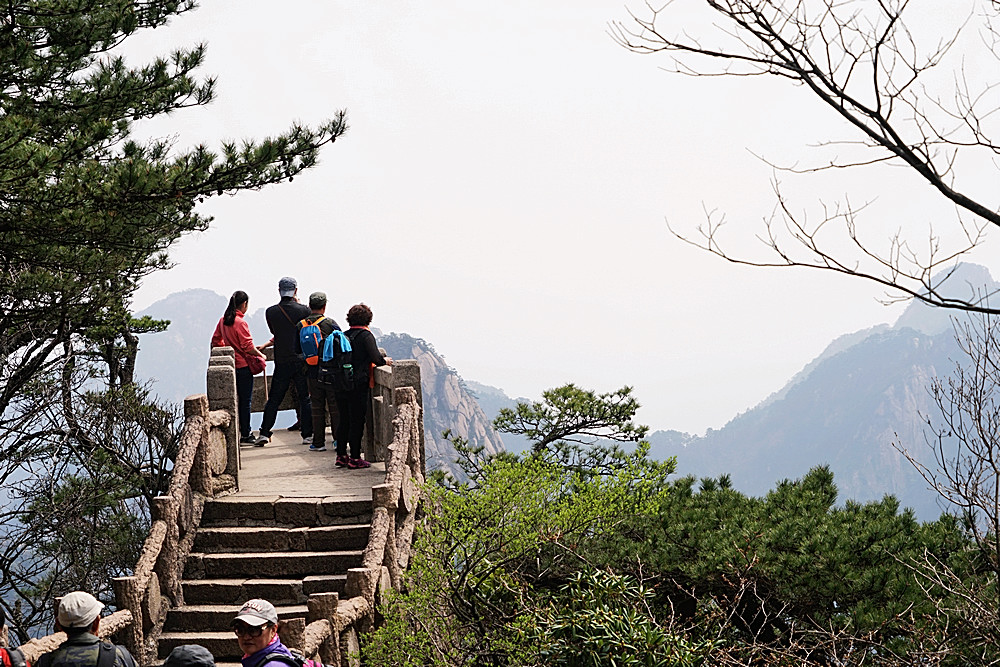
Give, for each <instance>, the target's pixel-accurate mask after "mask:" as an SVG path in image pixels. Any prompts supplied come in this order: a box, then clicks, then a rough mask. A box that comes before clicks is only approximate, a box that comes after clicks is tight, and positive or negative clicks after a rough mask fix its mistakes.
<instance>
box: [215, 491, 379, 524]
mask: <svg viewBox="0 0 1000 667" xmlns="http://www.w3.org/2000/svg"><path fill="white" fill-rule="evenodd" d="M371 518H372V501H371V498H367V499H365V498H347V499H344V498H336V497H327V498H282V497H281V496H257V497H248V496H225V497H223V498H213V499H212V500H209V501H207V502H206V503H205V509H204V511H203V512H202V515H201V525H202V526H203V527H209V526H288V527H295V526H337V525H344V524H358V523H370V522H371Z"/></svg>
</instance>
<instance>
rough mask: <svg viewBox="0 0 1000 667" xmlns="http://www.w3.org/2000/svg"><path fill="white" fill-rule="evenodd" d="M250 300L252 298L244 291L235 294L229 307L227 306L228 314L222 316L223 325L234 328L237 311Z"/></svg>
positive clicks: (230, 299) (230, 298)
mask: <svg viewBox="0 0 1000 667" xmlns="http://www.w3.org/2000/svg"><path fill="white" fill-rule="evenodd" d="M249 300H250V297H249V296H247V293H246V292H244V291H243V290H236V291H235V292H233V295H232V296H231V297H229V305H228V306H226V314H225V315H223V316H222V323H223V324H225V325H226V326H227V327H231V326H233V322H235V321H236V310H237V309H238V308H239V307H240V306H242V305H243V304H245V303H246V302H247V301H249Z"/></svg>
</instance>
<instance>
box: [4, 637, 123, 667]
mask: <svg viewBox="0 0 1000 667" xmlns="http://www.w3.org/2000/svg"><path fill="white" fill-rule="evenodd" d="M97 646H98V650H97V663H96V664H95V665H94V667H114V666H115V661H116V660H117V659H118V648H117V647H116V646H115V645H114V644H111V643H109V642H98V643H97ZM58 650H59V649H56V651H58ZM54 653H55V651H51V652H49V653H45V654H43V655H42V656H41V657H39V658H38V660H36V661H35V664H34V667H53V666H55V667H58V666H59V664H60V663H58V662H53V660H52V656H53V654H54ZM21 659H22V660H23V659H24V656H21ZM22 664H23V663H22Z"/></svg>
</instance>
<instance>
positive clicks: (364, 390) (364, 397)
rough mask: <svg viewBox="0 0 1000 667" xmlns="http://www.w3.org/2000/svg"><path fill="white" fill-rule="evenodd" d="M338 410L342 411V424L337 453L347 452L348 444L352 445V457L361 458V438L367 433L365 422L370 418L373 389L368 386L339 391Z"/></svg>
mask: <svg viewBox="0 0 1000 667" xmlns="http://www.w3.org/2000/svg"><path fill="white" fill-rule="evenodd" d="M336 395H337V410H338V411H339V412H340V425H339V426H338V427H337V455H338V456H343V455H344V454H346V453H347V446H348V444H349V445H350V447H351V458H352V459H360V458H361V438H362V437H363V436H364V434H365V422H366V421H367V419H368V407H369V406H370V405H371V403H372V400H371V390H369V389H368V387H367V386H366V387H360V388H355V389H354V390H352V391H338V392H337V394H336Z"/></svg>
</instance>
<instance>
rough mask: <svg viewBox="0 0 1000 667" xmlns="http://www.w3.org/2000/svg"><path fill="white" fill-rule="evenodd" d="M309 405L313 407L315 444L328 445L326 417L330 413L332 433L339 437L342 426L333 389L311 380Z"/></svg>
mask: <svg viewBox="0 0 1000 667" xmlns="http://www.w3.org/2000/svg"><path fill="white" fill-rule="evenodd" d="M309 403H310V405H311V406H312V421H313V444H314V445H317V446H318V445H325V444H326V415H327V412H329V413H330V433H332V434H333V437H334V439H336V437H337V426H338V425H339V424H340V419H339V418H338V415H339V414H340V411H339V410H338V409H337V401H336V398H335V397H334V394H333V387H331V386H330V385H328V384H323V383H322V382H320V381H319V380H317V379H316V378H314V377H311V378H309Z"/></svg>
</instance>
